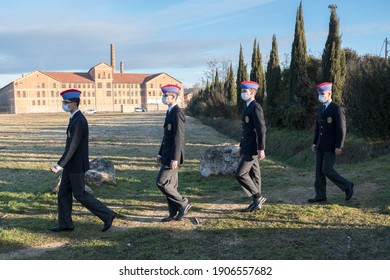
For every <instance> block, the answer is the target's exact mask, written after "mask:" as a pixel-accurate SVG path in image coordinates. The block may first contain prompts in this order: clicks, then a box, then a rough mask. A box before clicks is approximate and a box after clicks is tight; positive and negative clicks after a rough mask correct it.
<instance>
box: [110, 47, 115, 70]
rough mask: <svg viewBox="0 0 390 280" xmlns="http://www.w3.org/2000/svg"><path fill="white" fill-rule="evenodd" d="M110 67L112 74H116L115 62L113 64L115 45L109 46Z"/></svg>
mask: <svg viewBox="0 0 390 280" xmlns="http://www.w3.org/2000/svg"><path fill="white" fill-rule="evenodd" d="M111 67H112V71H113V73H115V72H116V62H115V44H111Z"/></svg>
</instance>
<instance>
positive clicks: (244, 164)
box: [236, 155, 261, 195]
mask: <svg viewBox="0 0 390 280" xmlns="http://www.w3.org/2000/svg"><path fill="white" fill-rule="evenodd" d="M236 178H237V181H238V182H239V183H240V184H241V186H242V187H244V188H245V189H246V190H248V191H249V192H250V194H251V195H255V194H261V173H260V166H259V159H258V155H243V156H242V158H241V161H240V163H239V164H238V167H237V170H236Z"/></svg>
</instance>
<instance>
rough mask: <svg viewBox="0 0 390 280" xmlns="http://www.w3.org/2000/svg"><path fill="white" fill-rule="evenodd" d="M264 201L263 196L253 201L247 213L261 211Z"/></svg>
mask: <svg viewBox="0 0 390 280" xmlns="http://www.w3.org/2000/svg"><path fill="white" fill-rule="evenodd" d="M266 200H267V199H266V198H265V197H264V196H260V197H259V198H257V199H256V200H255V201H253V203H252V207H251V208H250V209H249V211H250V212H253V211H255V210H257V209H261V206H263V204H264V202H265V201H266Z"/></svg>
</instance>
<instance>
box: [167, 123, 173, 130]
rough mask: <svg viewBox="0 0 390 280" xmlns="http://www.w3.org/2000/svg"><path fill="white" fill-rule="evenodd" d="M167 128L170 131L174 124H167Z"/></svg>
mask: <svg viewBox="0 0 390 280" xmlns="http://www.w3.org/2000/svg"><path fill="white" fill-rule="evenodd" d="M167 129H168V130H169V131H171V130H172V124H171V123H169V124H168V125H167Z"/></svg>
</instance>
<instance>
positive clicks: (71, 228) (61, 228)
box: [50, 227, 74, 232]
mask: <svg viewBox="0 0 390 280" xmlns="http://www.w3.org/2000/svg"><path fill="white" fill-rule="evenodd" d="M50 230H51V231H54V232H60V231H74V227H53V228H51V229H50Z"/></svg>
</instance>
